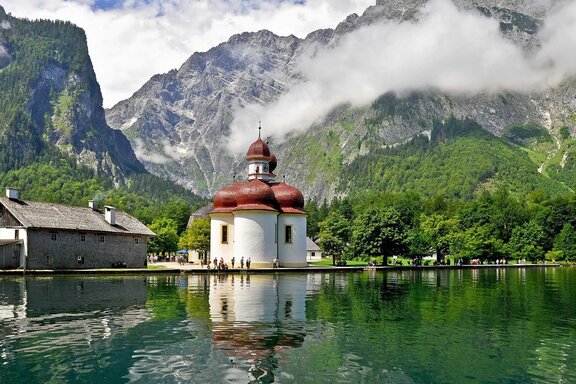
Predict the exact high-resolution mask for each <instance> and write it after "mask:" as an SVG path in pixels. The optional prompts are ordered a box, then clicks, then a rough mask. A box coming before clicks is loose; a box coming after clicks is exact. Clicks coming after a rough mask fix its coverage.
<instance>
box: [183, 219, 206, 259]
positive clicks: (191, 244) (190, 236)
mask: <svg viewBox="0 0 576 384" xmlns="http://www.w3.org/2000/svg"><path fill="white" fill-rule="evenodd" d="M178 248H181V249H192V250H195V251H198V252H208V251H209V250H210V218H208V217H206V218H200V219H194V221H192V224H191V225H190V227H189V228H188V229H186V231H184V233H182V235H181V236H180V240H179V241H178Z"/></svg>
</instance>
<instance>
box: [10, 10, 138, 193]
mask: <svg viewBox="0 0 576 384" xmlns="http://www.w3.org/2000/svg"><path fill="white" fill-rule="evenodd" d="M0 89H2V93H1V94H0V172H6V171H8V170H11V169H14V168H19V167H22V166H27V165H30V164H33V163H34V162H35V161H37V159H38V158H40V157H42V156H49V157H50V156H52V157H55V158H58V157H59V156H61V154H65V155H68V156H70V157H73V158H74V159H75V160H76V162H77V163H78V164H81V165H83V166H86V167H88V168H89V169H91V170H93V172H94V174H95V175H98V176H103V177H110V178H112V179H113V180H114V182H115V183H119V182H122V181H123V180H124V179H125V178H126V176H128V175H130V174H134V173H141V172H146V171H145V168H144V167H143V166H142V164H141V163H140V162H139V161H138V159H137V158H136V156H135V155H134V152H133V151H132V148H131V145H130V142H129V141H128V140H127V139H126V137H125V136H124V135H123V134H122V133H121V132H119V131H117V130H113V129H111V128H110V127H109V126H108V125H107V123H106V120H105V117H104V109H103V108H102V94H101V92H100V86H99V85H98V82H97V81H96V75H95V74H94V70H93V68H92V63H91V61H90V57H89V55H88V47H87V44H86V36H85V34H84V31H83V30H82V29H80V28H78V27H76V26H74V25H73V24H71V23H68V22H61V21H48V20H37V21H29V20H22V19H18V18H14V17H11V16H10V15H7V14H6V13H5V11H4V9H0Z"/></svg>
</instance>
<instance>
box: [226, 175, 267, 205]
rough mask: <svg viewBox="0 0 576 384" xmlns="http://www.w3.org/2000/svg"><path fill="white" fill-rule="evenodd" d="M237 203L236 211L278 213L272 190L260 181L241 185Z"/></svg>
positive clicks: (255, 180) (251, 181) (256, 180)
mask: <svg viewBox="0 0 576 384" xmlns="http://www.w3.org/2000/svg"><path fill="white" fill-rule="evenodd" d="M236 201H237V202H238V204H237V206H236V208H235V209H234V210H235V211H239V210H250V209H257V210H264V211H276V208H275V207H276V200H275V199H274V193H273V192H272V188H270V186H269V185H268V184H266V183H264V182H263V181H261V180H258V179H254V180H250V181H246V182H244V183H241V185H240V188H238V192H237V194H236Z"/></svg>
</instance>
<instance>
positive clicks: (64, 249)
mask: <svg viewBox="0 0 576 384" xmlns="http://www.w3.org/2000/svg"><path fill="white" fill-rule="evenodd" d="M151 236H154V232H152V231H151V230H149V229H148V228H147V227H146V226H145V225H144V224H142V223H141V222H140V221H138V220H137V219H136V218H134V217H132V216H130V215H128V214H127V213H124V212H120V211H117V210H116V209H115V208H113V207H109V206H106V207H104V210H99V209H97V208H96V206H95V205H94V202H90V203H89V206H88V207H86V208H82V207H72V206H67V205H61V204H51V203H40V202H34V201H23V200H20V199H19V198H18V191H17V190H15V189H11V188H8V189H7V190H6V197H0V268H2V269H16V268H23V269H30V270H32V269H88V268H110V267H115V266H116V267H119V266H121V267H127V268H144V267H146V257H147V253H148V252H147V251H148V249H147V241H148V238H149V237H151Z"/></svg>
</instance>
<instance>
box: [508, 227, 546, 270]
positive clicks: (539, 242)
mask: <svg viewBox="0 0 576 384" xmlns="http://www.w3.org/2000/svg"><path fill="white" fill-rule="evenodd" d="M544 238H545V233H544V230H543V229H542V227H541V226H540V225H539V224H538V223H536V222H535V221H529V222H527V223H525V224H524V225H522V226H519V227H516V228H514V230H513V231H512V237H511V238H510V242H509V243H508V245H507V248H508V253H509V255H510V257H512V258H513V259H516V260H519V259H526V260H530V261H536V260H540V259H542V257H543V256H544V247H543V245H544Z"/></svg>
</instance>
